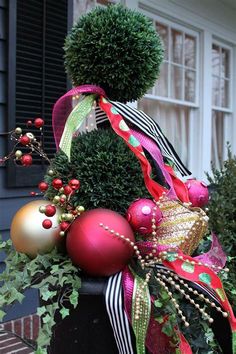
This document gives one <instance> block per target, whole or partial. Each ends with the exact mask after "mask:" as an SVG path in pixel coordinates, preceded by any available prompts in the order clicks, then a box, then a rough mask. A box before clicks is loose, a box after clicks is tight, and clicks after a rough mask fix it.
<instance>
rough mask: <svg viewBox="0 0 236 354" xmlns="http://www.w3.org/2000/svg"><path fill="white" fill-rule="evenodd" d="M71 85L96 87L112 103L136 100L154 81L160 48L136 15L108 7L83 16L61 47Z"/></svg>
mask: <svg viewBox="0 0 236 354" xmlns="http://www.w3.org/2000/svg"><path fill="white" fill-rule="evenodd" d="M64 49H65V66H66V69H67V72H68V73H69V75H70V76H71V78H72V81H73V84H74V85H76V86H77V85H83V84H95V85H98V86H100V87H102V88H103V89H104V90H105V92H106V94H107V96H108V97H109V98H110V99H112V100H116V101H121V102H128V101H133V100H137V99H138V98H141V97H142V96H143V95H144V94H145V93H146V92H147V90H148V89H149V88H151V87H152V86H153V85H154V83H155V81H156V79H157V76H158V73H159V68H160V64H161V62H162V60H163V47H162V42H161V40H160V38H159V36H158V35H157V33H156V31H155V29H154V27H153V25H152V23H151V21H150V20H149V19H148V18H147V17H145V16H144V15H142V14H141V13H139V12H137V11H133V10H129V9H127V8H124V7H123V6H121V5H112V6H108V7H107V8H100V7H97V8H95V9H94V10H93V11H91V12H90V13H88V14H86V15H84V16H82V17H81V18H80V19H79V21H78V23H77V24H76V25H74V27H73V28H72V31H71V33H70V34H69V35H68V36H67V38H66V41H65V47H64Z"/></svg>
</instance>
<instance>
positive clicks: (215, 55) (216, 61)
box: [212, 44, 220, 76]
mask: <svg viewBox="0 0 236 354" xmlns="http://www.w3.org/2000/svg"><path fill="white" fill-rule="evenodd" d="M212 73H213V75H218V76H219V75H220V47H219V46H218V45H215V44H213V46H212Z"/></svg>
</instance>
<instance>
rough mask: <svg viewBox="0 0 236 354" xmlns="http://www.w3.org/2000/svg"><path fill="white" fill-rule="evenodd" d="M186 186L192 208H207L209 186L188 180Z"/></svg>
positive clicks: (194, 180)
mask: <svg viewBox="0 0 236 354" xmlns="http://www.w3.org/2000/svg"><path fill="white" fill-rule="evenodd" d="M185 185H186V187H187V188H188V194H189V200H190V202H191V203H192V206H193V207H199V208H202V207H204V206H206V204H207V203H208V201H209V192H208V188H207V185H206V184H205V183H204V182H202V181H198V180H196V179H188V180H187V181H186V182H185Z"/></svg>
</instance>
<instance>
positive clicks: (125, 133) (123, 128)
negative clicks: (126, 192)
mask: <svg viewBox="0 0 236 354" xmlns="http://www.w3.org/2000/svg"><path fill="white" fill-rule="evenodd" d="M99 105H100V108H101V109H102V110H103V111H104V112H105V113H106V114H107V117H108V119H109V121H110V123H111V126H112V128H113V130H114V131H115V132H116V133H117V135H119V136H120V137H122V138H123V139H124V141H125V142H126V144H127V145H128V146H129V148H130V149H131V150H132V151H133V152H134V154H135V155H136V157H137V158H138V159H139V162H140V164H141V168H142V172H143V177H144V182H145V185H146V187H147V189H148V191H149V193H150V194H151V195H152V196H153V198H155V199H159V198H160V196H162V194H163V192H165V193H166V192H168V190H167V189H166V188H164V187H162V186H161V185H159V184H158V183H157V182H155V181H154V180H153V179H152V178H151V171H152V168H151V165H150V163H149V162H148V160H147V158H146V156H145V153H144V151H143V148H142V145H141V144H140V142H139V141H138V139H137V138H135V136H134V135H133V134H132V132H131V130H130V129H129V127H128V125H127V124H126V122H125V121H124V119H123V118H122V116H121V115H120V114H119V113H118V112H117V110H116V108H115V107H114V106H113V105H112V104H111V103H110V102H109V101H108V100H107V99H106V98H104V97H102V96H101V97H100V101H99Z"/></svg>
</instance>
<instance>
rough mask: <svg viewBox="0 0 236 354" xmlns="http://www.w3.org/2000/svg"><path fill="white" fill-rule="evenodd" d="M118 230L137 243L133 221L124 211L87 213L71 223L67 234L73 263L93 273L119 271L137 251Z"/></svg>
mask: <svg viewBox="0 0 236 354" xmlns="http://www.w3.org/2000/svg"><path fill="white" fill-rule="evenodd" d="M101 224H103V226H104V227H106V226H108V228H109V230H113V232H111V231H109V230H106V229H105V228H104V227H103V226H101ZM116 233H119V235H124V236H125V238H129V239H130V241H131V242H135V239H134V234H133V231H132V229H131V227H130V225H129V223H128V222H127V220H126V219H125V218H124V217H123V216H121V215H120V214H118V213H116V212H114V211H112V210H108V209H93V210H89V211H86V212H84V213H83V214H82V215H81V216H79V217H78V218H77V219H76V220H75V221H74V222H73V223H72V224H71V226H70V228H69V231H68V235H67V240H66V246H67V251H68V254H69V256H70V258H71V259H72V262H73V263H74V264H75V265H78V266H79V267H80V268H81V269H82V270H84V271H85V272H86V273H88V274H90V275H92V276H109V275H112V274H115V273H117V272H119V271H120V270H122V269H123V268H124V266H125V265H126V264H127V263H128V262H129V260H130V259H131V257H132V255H133V252H134V251H133V247H132V246H131V245H130V244H129V242H128V241H126V240H124V239H122V238H121V237H119V236H116Z"/></svg>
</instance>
